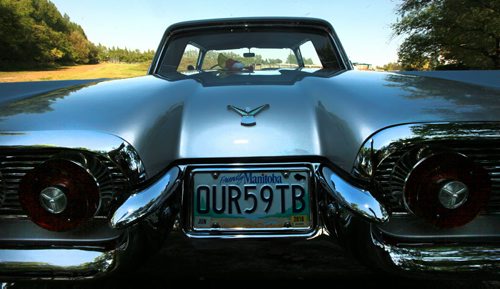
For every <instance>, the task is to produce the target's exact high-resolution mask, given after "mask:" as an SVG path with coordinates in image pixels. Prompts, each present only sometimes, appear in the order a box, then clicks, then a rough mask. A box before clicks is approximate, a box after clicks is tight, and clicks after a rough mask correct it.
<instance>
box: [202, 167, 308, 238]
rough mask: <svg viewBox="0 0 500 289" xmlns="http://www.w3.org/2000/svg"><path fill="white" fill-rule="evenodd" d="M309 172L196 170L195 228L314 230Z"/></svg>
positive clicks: (299, 170)
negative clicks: (312, 225) (312, 227)
mask: <svg viewBox="0 0 500 289" xmlns="http://www.w3.org/2000/svg"><path fill="white" fill-rule="evenodd" d="M309 188H310V171H309V170H307V169H304V168H294V169H286V170H271V169H270V170H244V171H241V170H237V171H234V170H227V171H224V170H217V171H214V170H199V171H194V172H193V201H192V206H193V220H192V223H193V229H194V230H200V231H203V230H305V229H310V228H311V206H310V204H311V199H310V192H309Z"/></svg>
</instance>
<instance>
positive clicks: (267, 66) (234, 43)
mask: <svg viewBox="0 0 500 289" xmlns="http://www.w3.org/2000/svg"><path fill="white" fill-rule="evenodd" d="M342 68H343V67H342V66H341V64H340V61H339V56H338V53H337V51H336V49H335V48H334V46H333V43H332V40H331V38H330V37H329V35H328V34H327V33H326V32H324V31H323V30H317V29H306V30H300V29H290V28H276V27H274V28H272V27H271V28H240V29H237V28H232V29H229V28H227V29H219V30H210V31H208V30H197V31H191V32H186V33H182V34H179V35H177V36H175V37H172V38H170V40H169V41H168V43H167V46H166V49H165V50H164V54H163V55H162V58H161V60H160V65H159V67H158V70H157V72H158V73H159V74H160V75H169V76H172V73H178V74H183V75H193V74H197V73H206V72H235V73H246V74H255V75H265V72H268V71H281V70H300V71H301V72H308V73H314V72H315V71H317V70H330V71H331V70H334V71H337V70H341V69H342ZM261 72H262V73H261Z"/></svg>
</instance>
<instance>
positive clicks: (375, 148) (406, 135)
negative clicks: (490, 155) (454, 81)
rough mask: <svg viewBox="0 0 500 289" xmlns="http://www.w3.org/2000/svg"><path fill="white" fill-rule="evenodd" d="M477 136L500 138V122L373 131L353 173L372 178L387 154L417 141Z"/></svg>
mask: <svg viewBox="0 0 500 289" xmlns="http://www.w3.org/2000/svg"><path fill="white" fill-rule="evenodd" d="M477 139H494V140H500V122H433V123H413V124H402V125H397V126H392V127H387V128H384V129H382V130H379V131H377V132H376V133H374V134H373V135H371V136H370V137H369V138H368V139H367V140H366V141H365V142H364V144H363V145H362V146H361V148H360V150H359V152H358V156H357V157H356V160H355V162H354V164H353V170H352V174H353V175H355V176H357V177H360V178H363V179H365V180H370V179H371V178H372V177H373V175H374V172H375V171H376V169H377V166H378V165H379V164H380V163H382V162H383V160H384V159H385V158H387V157H388V156H389V155H391V154H392V153H394V152H396V151H398V150H401V149H404V148H406V147H408V146H412V145H415V144H419V143H426V142H429V141H436V140H459V141H461V140H464V141H465V140H477Z"/></svg>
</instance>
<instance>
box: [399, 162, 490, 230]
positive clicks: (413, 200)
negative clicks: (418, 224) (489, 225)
mask: <svg viewBox="0 0 500 289" xmlns="http://www.w3.org/2000/svg"><path fill="white" fill-rule="evenodd" d="M490 188H491V185H490V179H489V177H488V173H487V172H486V171H485V170H484V169H483V168H481V167H479V166H477V165H476V164H474V162H472V161H471V160H470V159H469V158H467V157H466V156H464V155H461V154H458V153H440V154H435V155H431V156H429V157H426V158H424V159H422V160H420V161H419V162H418V163H417V164H416V165H415V166H414V167H413V169H412V171H411V172H410V175H409V176H408V178H407V180H406V183H405V186H404V197H405V198H404V200H405V204H406V207H407V208H408V209H409V210H410V211H411V212H413V213H414V214H415V215H417V216H420V217H422V218H424V219H425V220H427V221H428V222H430V223H432V224H434V225H436V226H438V227H446V228H450V227H457V226H462V225H464V224H467V223H468V222H470V221H472V220H473V219H474V218H475V217H476V216H477V214H478V213H479V212H480V211H481V209H482V208H483V207H484V205H485V204H486V202H487V201H488V200H489V196H490Z"/></svg>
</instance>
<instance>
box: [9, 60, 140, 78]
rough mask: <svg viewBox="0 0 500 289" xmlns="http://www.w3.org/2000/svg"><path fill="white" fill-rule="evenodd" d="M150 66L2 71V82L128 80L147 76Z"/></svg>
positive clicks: (84, 66)
mask: <svg viewBox="0 0 500 289" xmlns="http://www.w3.org/2000/svg"><path fill="white" fill-rule="evenodd" d="M148 66H149V63H133V64H128V63H100V64H92V65H90V64H89V65H75V66H63V67H59V68H55V69H50V70H32V71H13V72H11V71H9V72H2V71H0V82H24V81H45V80H68V79H96V78H128V77H136V76H142V75H145V74H146V72H147V69H148Z"/></svg>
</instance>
